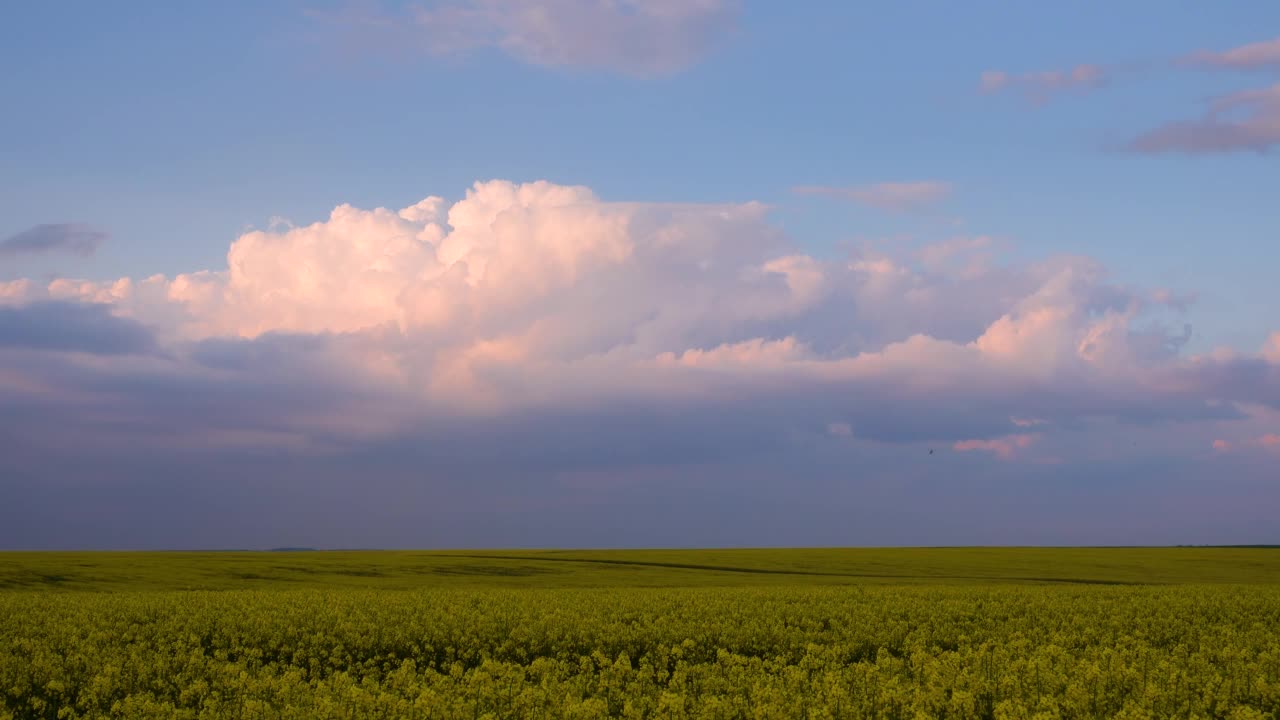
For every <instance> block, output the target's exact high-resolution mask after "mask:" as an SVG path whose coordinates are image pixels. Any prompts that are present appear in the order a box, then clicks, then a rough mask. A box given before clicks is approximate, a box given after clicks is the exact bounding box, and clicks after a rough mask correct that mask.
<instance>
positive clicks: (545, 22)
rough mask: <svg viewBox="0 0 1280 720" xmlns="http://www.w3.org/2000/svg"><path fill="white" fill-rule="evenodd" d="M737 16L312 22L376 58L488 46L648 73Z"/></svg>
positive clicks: (725, 7) (448, 7)
mask: <svg viewBox="0 0 1280 720" xmlns="http://www.w3.org/2000/svg"><path fill="white" fill-rule="evenodd" d="M738 11H739V8H738V2H737V0H607V1H606V0H439V1H437V2H430V3H427V4H423V5H414V6H410V7H409V8H407V9H405V10H402V11H399V12H397V11H393V10H390V9H388V8H385V7H383V6H381V5H380V4H378V3H373V4H370V3H362V4H350V5H347V6H346V7H345V8H343V9H342V10H341V11H338V12H331V13H321V12H313V13H312V15H313V16H315V17H317V18H318V19H321V20H325V21H329V22H330V23H331V24H333V25H335V26H336V27H338V28H340V29H341V30H342V31H343V32H345V33H346V34H347V35H348V37H349V38H351V39H353V40H354V41H355V42H357V43H359V44H360V45H361V46H362V47H365V48H369V49H377V50H379V51H386V50H389V49H390V50H400V51H412V50H421V51H425V52H427V53H429V54H432V55H457V54H461V53H466V52H469V51H473V50H477V49H482V48H497V49H499V50H501V51H502V52H505V53H506V54H508V55H510V56H511V57H513V58H515V59H517V60H520V61H522V62H525V63H529V64H532V65H539V66H544V67H578V68H595V69H602V70H609V71H616V72H621V73H625V74H629V75H637V76H651V75H665V74H669V73H673V72H676V71H679V70H682V69H684V68H687V67H689V66H690V65H692V64H693V63H695V62H697V61H698V60H699V59H701V58H702V57H703V56H704V55H705V54H706V53H707V52H708V51H709V50H710V49H711V48H712V47H714V46H715V45H717V44H718V43H719V42H720V41H721V40H723V38H724V37H725V36H726V35H727V34H728V33H729V32H730V31H732V29H733V28H734V26H735V24H736V21H737V16H738Z"/></svg>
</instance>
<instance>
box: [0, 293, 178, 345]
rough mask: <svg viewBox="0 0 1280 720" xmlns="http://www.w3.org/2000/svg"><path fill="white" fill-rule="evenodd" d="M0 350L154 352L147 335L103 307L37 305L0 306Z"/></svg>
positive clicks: (77, 304) (148, 333)
mask: <svg viewBox="0 0 1280 720" xmlns="http://www.w3.org/2000/svg"><path fill="white" fill-rule="evenodd" d="M0 348H4V349H14V348H21V349H28V350H56V351H62V352H83V353H90V354H94V355H130V354H142V353H148V352H151V351H152V350H153V349H154V343H153V341H152V337H151V333H150V332H148V331H147V330H146V328H144V327H143V326H142V325H140V324H138V323H137V322H136V321H134V320H130V319H127V318H120V317H115V316H113V315H112V314H111V312H110V308H109V307H107V306H105V305H81V304H79V303H68V302H38V303H32V304H29V305H24V306H21V307H4V306H0Z"/></svg>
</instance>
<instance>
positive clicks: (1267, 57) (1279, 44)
mask: <svg viewBox="0 0 1280 720" xmlns="http://www.w3.org/2000/svg"><path fill="white" fill-rule="evenodd" d="M1184 62H1186V63H1188V64H1191V65H1200V66H1204V67H1213V68H1224V69H1231V70H1252V69H1256V68H1268V67H1280V37H1277V38H1275V39H1272V40H1264V41H1262V42H1256V43H1250V44H1248V45H1241V46H1240V47H1236V48H1232V49H1230V50H1224V51H1222V52H1214V51H1211V50H1200V51H1198V52H1195V53H1192V54H1191V55H1189V56H1187V57H1186V58H1185V59H1184Z"/></svg>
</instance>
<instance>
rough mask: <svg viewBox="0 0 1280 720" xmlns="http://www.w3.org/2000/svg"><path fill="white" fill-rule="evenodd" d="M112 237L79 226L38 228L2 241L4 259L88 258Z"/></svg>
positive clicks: (62, 225) (43, 226)
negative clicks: (65, 254)
mask: <svg viewBox="0 0 1280 720" xmlns="http://www.w3.org/2000/svg"><path fill="white" fill-rule="evenodd" d="M109 237H110V235H109V234H108V233H106V232H104V231H102V230H96V229H94V228H92V227H89V226H88V225H81V224H78V223H52V224H46V225H36V226H35V227H32V228H29V229H27V230H23V231H22V232H20V233H18V234H17V235H13V236H10V237H9V238H6V239H5V240H4V241H0V257H17V256H20V255H41V254H44V253H50V252H69V253H71V254H73V255H80V256H81V257H88V256H90V255H92V254H93V253H94V252H95V251H97V249H98V246H99V245H101V244H102V243H104V242H106V240H107V239H108V238H109Z"/></svg>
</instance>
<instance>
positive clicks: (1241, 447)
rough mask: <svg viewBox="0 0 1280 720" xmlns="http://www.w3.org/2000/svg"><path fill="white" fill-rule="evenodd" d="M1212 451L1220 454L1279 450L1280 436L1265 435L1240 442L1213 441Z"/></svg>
mask: <svg viewBox="0 0 1280 720" xmlns="http://www.w3.org/2000/svg"><path fill="white" fill-rule="evenodd" d="M1213 449H1214V450H1215V451H1217V452H1220V453H1231V452H1240V451H1245V450H1259V449H1261V450H1268V451H1273V450H1280V434H1276V433H1266V434H1264V435H1259V436H1258V437H1249V438H1244V439H1241V440H1214V441H1213Z"/></svg>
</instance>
